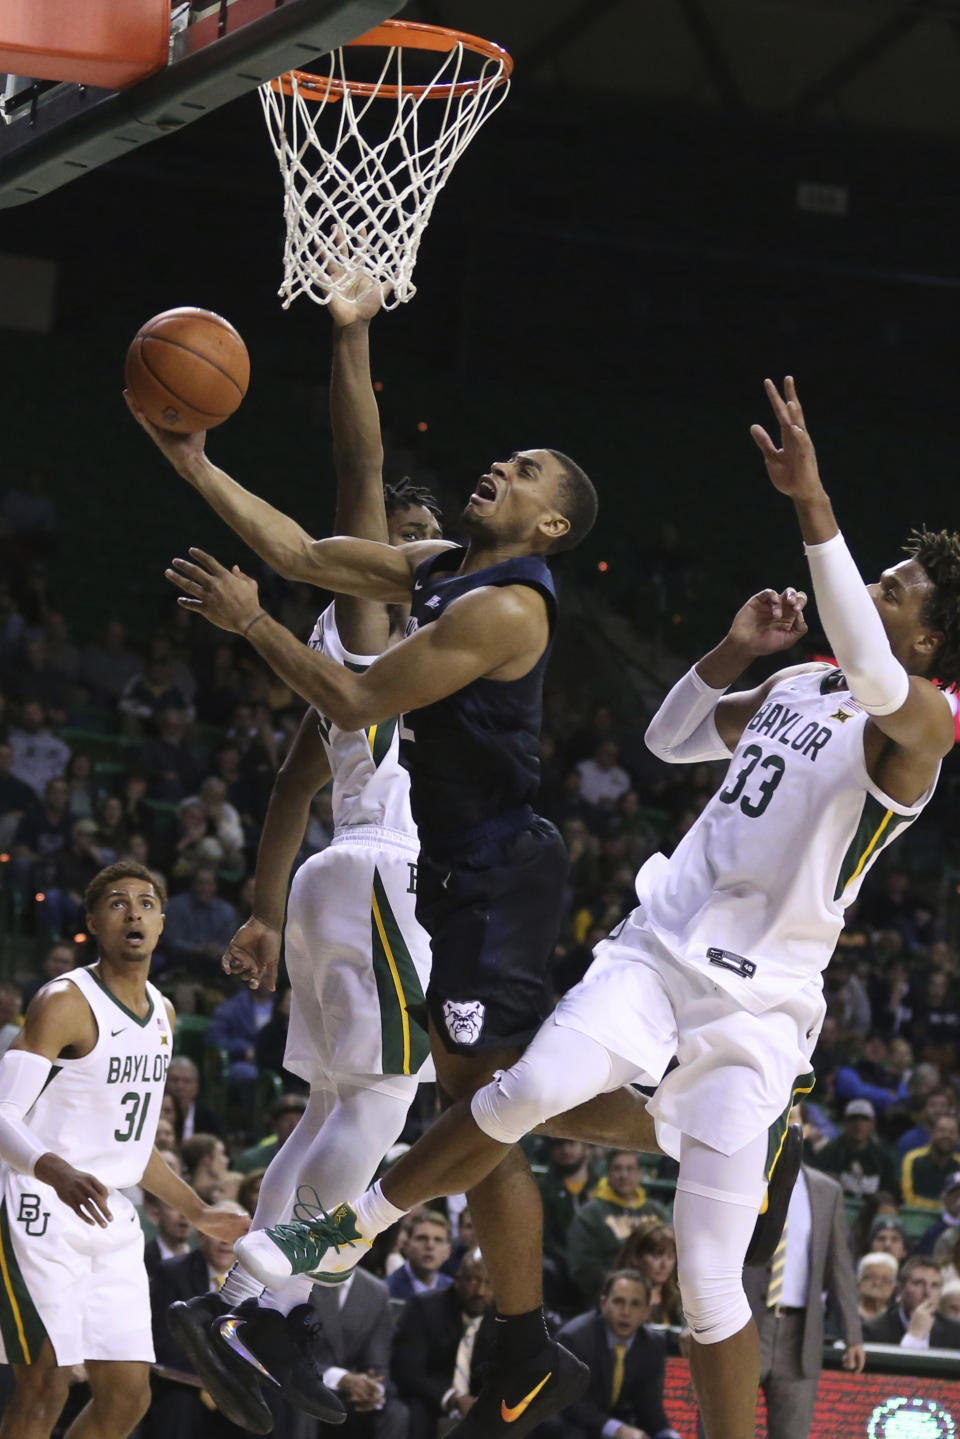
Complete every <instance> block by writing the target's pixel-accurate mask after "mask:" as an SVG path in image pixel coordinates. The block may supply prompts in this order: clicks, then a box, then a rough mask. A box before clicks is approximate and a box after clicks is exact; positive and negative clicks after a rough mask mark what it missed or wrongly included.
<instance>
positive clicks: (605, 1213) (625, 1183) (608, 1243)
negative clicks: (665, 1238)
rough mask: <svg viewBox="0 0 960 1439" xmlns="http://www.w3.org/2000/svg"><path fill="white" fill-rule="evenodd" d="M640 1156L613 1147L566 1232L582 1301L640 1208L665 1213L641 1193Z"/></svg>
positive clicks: (592, 1293) (598, 1285)
mask: <svg viewBox="0 0 960 1439" xmlns="http://www.w3.org/2000/svg"><path fill="white" fill-rule="evenodd" d="M640 1179H641V1170H640V1160H639V1158H638V1157H637V1155H636V1154H634V1153H632V1152H631V1151H630V1150H628V1149H613V1150H611V1151H610V1153H609V1156H608V1158H607V1172H606V1175H605V1176H604V1178H603V1179H601V1180H600V1182H599V1184H598V1185H597V1186H596V1188H595V1189H594V1191H593V1193H592V1195H591V1196H590V1198H589V1199H588V1200H587V1202H586V1204H584V1205H583V1206H582V1208H581V1209H580V1210H579V1212H578V1213H577V1214H576V1216H575V1217H574V1219H573V1222H572V1224H571V1225H570V1230H569V1233H568V1235H567V1267H568V1269H569V1271H570V1277H571V1278H572V1279H573V1282H574V1284H576V1286H577V1288H578V1290H579V1291H580V1294H581V1296H582V1297H583V1298H584V1299H585V1300H586V1301H587V1303H591V1304H592V1303H594V1302H595V1300H596V1299H597V1297H598V1295H599V1293H600V1290H601V1289H602V1287H603V1281H604V1279H605V1278H606V1275H607V1274H608V1273H609V1271H610V1270H611V1269H612V1268H613V1267H614V1264H615V1263H616V1259H617V1254H618V1253H619V1250H620V1246H621V1244H622V1243H623V1241H624V1240H625V1239H626V1237H627V1235H628V1234H629V1233H630V1231H631V1230H632V1229H633V1228H634V1227H635V1226H636V1224H637V1223H638V1222H639V1221H640V1220H641V1219H642V1218H643V1216H644V1215H645V1214H655V1215H657V1217H658V1218H660V1219H665V1218H666V1216H665V1214H664V1212H663V1210H662V1209H661V1208H660V1207H659V1205H656V1204H652V1203H651V1202H650V1201H649V1200H648V1199H647V1192H646V1190H645V1189H644V1187H643V1185H642V1184H641V1182H640Z"/></svg>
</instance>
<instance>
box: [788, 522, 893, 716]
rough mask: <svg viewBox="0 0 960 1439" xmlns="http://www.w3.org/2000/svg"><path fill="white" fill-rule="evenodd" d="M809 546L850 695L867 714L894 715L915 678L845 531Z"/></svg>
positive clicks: (826, 627) (821, 607)
mask: <svg viewBox="0 0 960 1439" xmlns="http://www.w3.org/2000/svg"><path fill="white" fill-rule="evenodd" d="M804 549H805V551H806V555H807V560H808V562H809V564H810V578H811V579H812V580H813V591H814V594H815V595H816V599H817V610H818V612H819V615H820V623H821V624H822V625H823V632H824V634H825V635H826V637H827V639H828V640H829V641H830V644H831V646H832V648H833V653H834V655H835V656H836V660H837V664H838V665H839V666H840V668H841V669H842V670H843V673H844V675H845V677H846V680H847V683H848V684H849V686H850V693H851V694H852V695H853V697H854V699H855V700H856V701H857V703H858V704H861V705H863V707H864V709H865V710H866V711H867V712H868V714H873V715H889V714H893V712H894V710H898V709H899V708H900V706H901V705H902V704H903V703H904V701H905V700H906V698H907V695H908V693H909V691H910V676H909V675H908V674H907V672H906V670H905V669H904V668H903V665H902V664H901V663H900V661H899V660H898V659H897V658H896V656H895V655H894V653H893V651H892V650H891V648H890V641H889V640H888V639H887V632H886V630H885V629H884V628H883V622H882V621H881V619H880V616H879V615H878V614H877V611H876V609H875V608H874V604H873V601H872V600H871V598H870V596H869V595H868V594H867V590H866V586H865V585H864V583H863V580H862V578H861V576H860V571H859V570H858V569H857V566H856V564H855V563H854V559H853V556H852V555H851V553H850V551H849V550H848V549H847V545H846V541H845V540H844V538H843V535H841V534H839V533H837V534H835V535H834V536H833V538H832V539H829V540H826V541H825V542H824V543H823V544H822V545H804Z"/></svg>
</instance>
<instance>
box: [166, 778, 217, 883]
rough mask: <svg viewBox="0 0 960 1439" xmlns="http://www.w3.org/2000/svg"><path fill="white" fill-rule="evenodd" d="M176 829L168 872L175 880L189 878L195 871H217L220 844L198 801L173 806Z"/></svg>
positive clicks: (182, 801)
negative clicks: (172, 856)
mask: <svg viewBox="0 0 960 1439" xmlns="http://www.w3.org/2000/svg"><path fill="white" fill-rule="evenodd" d="M177 824H178V826H179V829H178V832H177V837H176V840H175V842H174V851H173V853H174V858H173V863H172V866H171V873H172V874H173V876H174V878H175V879H180V880H183V879H189V878H190V876H191V875H194V874H196V872H197V870H198V869H200V868H201V867H203V868H204V869H212V870H214V871H216V870H218V869H219V868H220V867H221V865H222V863H223V845H222V844H221V843H220V841H219V840H218V839H217V837H216V835H215V834H214V833H213V828H212V826H211V824H210V820H209V819H208V817H207V812H206V810H205V809H204V807H203V805H202V804H201V803H200V801H199V799H195V798H192V797H191V798H188V799H184V800H181V801H180V803H179V805H178V806H177Z"/></svg>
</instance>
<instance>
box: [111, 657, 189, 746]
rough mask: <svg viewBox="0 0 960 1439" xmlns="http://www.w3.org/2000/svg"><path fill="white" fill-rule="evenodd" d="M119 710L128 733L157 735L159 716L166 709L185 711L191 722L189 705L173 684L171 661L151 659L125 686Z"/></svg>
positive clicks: (181, 692)
mask: <svg viewBox="0 0 960 1439" xmlns="http://www.w3.org/2000/svg"><path fill="white" fill-rule="evenodd" d="M117 709H118V710H119V711H120V713H121V714H122V715H123V716H124V718H125V720H126V721H127V725H126V728H127V730H128V731H129V733H131V734H134V735H139V734H143V733H147V734H155V733H156V732H157V721H158V718H159V716H160V715H161V714H162V713H163V711H164V710H167V709H179V710H183V711H184V712H185V713H186V714H187V717H188V718H189V717H190V716H189V711H190V702H189V700H188V698H187V696H186V695H185V694H184V692H183V690H182V689H180V688H179V686H178V685H177V684H176V683H175V682H174V678H173V674H172V671H171V667H170V661H169V660H168V659H161V658H157V657H156V656H152V657H151V658H150V659H148V660H147V663H146V665H145V666H144V668H143V669H142V670H141V671H140V672H139V674H135V675H133V676H132V677H131V678H130V679H129V680H128V681H127V683H126V684H125V685H124V688H123V694H122V695H121V696H120V698H119V700H118V701H117Z"/></svg>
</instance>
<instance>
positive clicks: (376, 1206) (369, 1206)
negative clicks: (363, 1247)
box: [351, 1179, 407, 1239]
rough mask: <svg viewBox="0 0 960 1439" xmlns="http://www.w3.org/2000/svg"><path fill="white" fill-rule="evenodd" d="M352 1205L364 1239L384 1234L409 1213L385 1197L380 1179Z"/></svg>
mask: <svg viewBox="0 0 960 1439" xmlns="http://www.w3.org/2000/svg"><path fill="white" fill-rule="evenodd" d="M351 1205H352V1207H353V1209H355V1210H356V1214H357V1227H358V1229H359V1230H360V1233H361V1234H362V1235H363V1237H364V1239H373V1238H374V1236H375V1235H377V1234H382V1233H383V1231H384V1230H385V1229H389V1228H390V1226H391V1224H396V1223H397V1221H398V1220H399V1219H402V1218H403V1216H404V1215H405V1214H406V1213H407V1211H406V1210H405V1209H398V1208H397V1206H396V1205H395V1204H391V1203H390V1201H389V1199H387V1198H385V1196H384V1194H383V1191H382V1189H381V1188H380V1181H379V1179H378V1180H377V1182H376V1184H372V1185H371V1186H370V1188H369V1189H367V1190H365V1191H364V1193H363V1194H361V1195H360V1198H359V1199H354V1200H352V1201H351Z"/></svg>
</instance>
